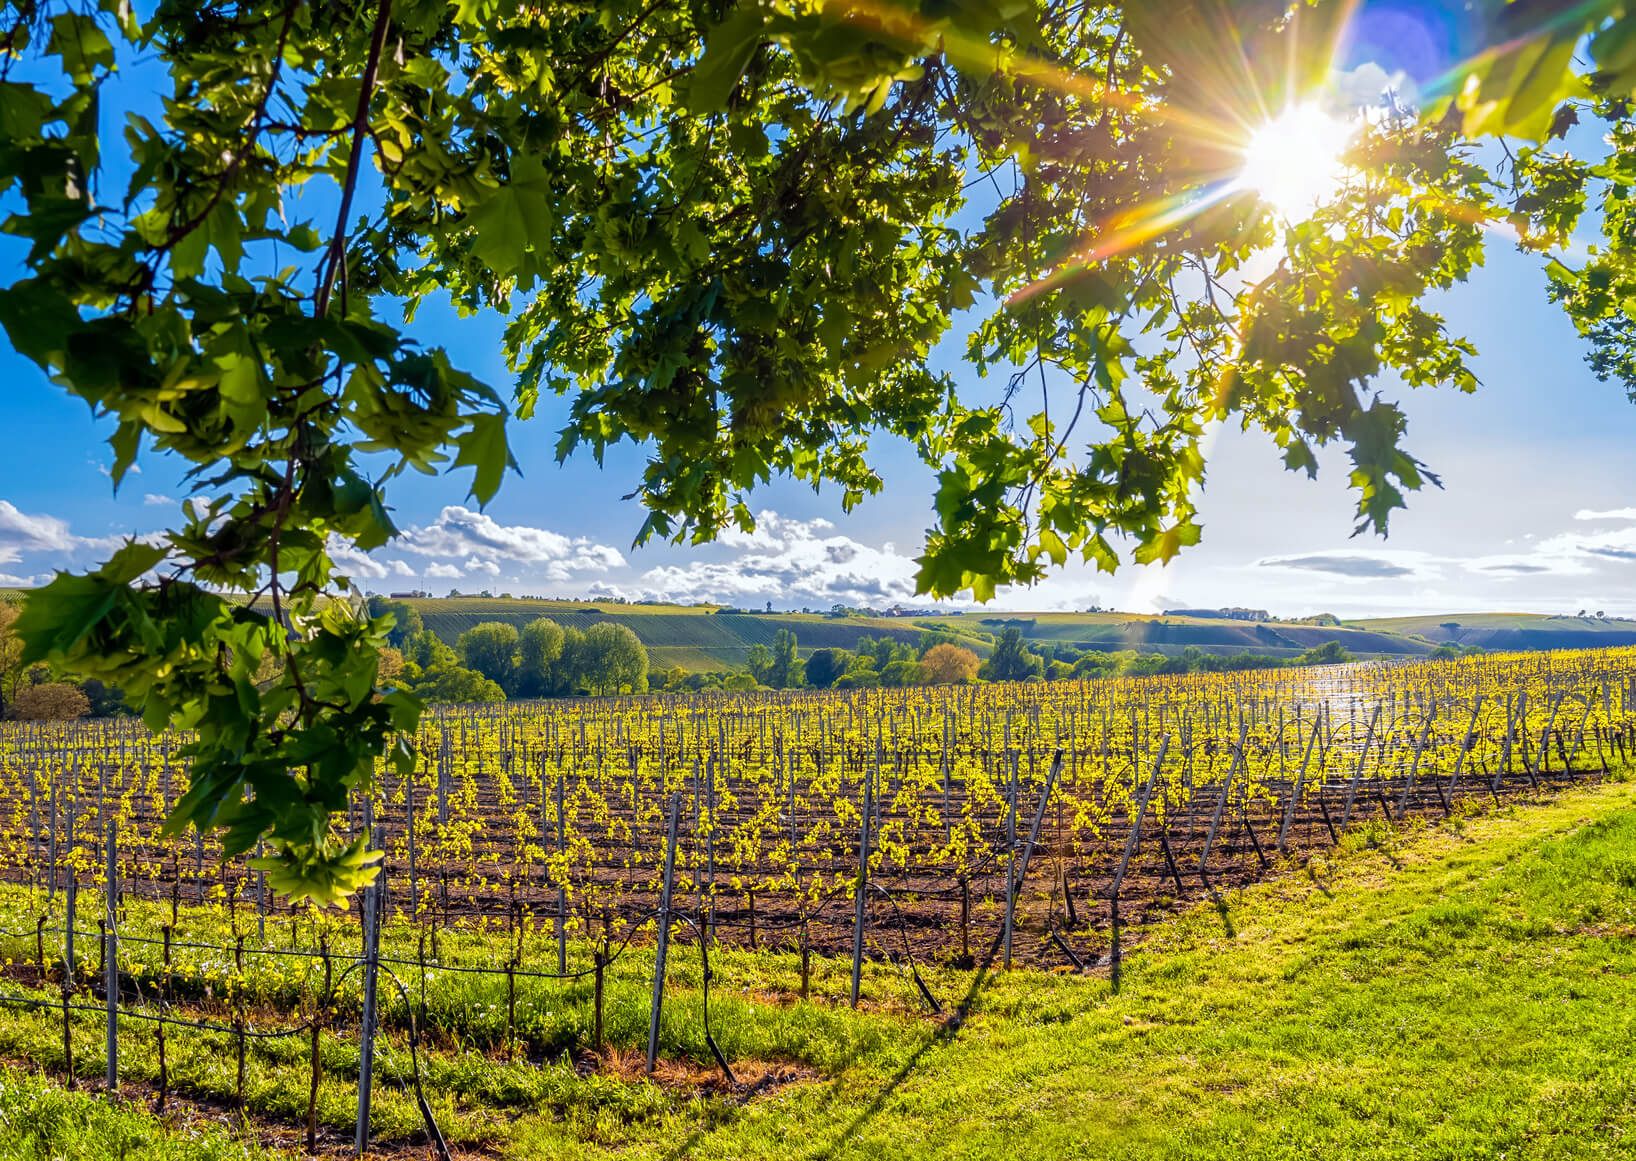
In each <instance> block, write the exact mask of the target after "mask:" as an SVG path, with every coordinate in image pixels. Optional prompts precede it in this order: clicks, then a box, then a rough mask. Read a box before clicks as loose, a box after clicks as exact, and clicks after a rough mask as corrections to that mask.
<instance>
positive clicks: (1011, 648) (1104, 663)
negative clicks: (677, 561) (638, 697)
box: [667, 625, 1353, 689]
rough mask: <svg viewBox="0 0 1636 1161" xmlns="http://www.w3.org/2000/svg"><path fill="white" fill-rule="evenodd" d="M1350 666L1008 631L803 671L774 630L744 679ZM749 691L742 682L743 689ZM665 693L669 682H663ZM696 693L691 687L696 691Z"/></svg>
mask: <svg viewBox="0 0 1636 1161" xmlns="http://www.w3.org/2000/svg"><path fill="white" fill-rule="evenodd" d="M1351 660H1353V658H1352V655H1351V654H1350V653H1348V652H1347V651H1346V649H1345V647H1344V646H1343V645H1342V644H1341V643H1340V642H1339V641H1326V642H1324V643H1323V644H1322V645H1319V646H1316V647H1314V648H1312V649H1308V650H1307V651H1306V652H1305V653H1302V654H1300V655H1298V656H1296V657H1275V656H1271V655H1268V654H1262V653H1235V654H1218V653H1207V652H1205V651H1204V650H1202V649H1199V648H1198V647H1197V646H1192V645H1190V646H1188V647H1187V648H1186V649H1184V650H1182V651H1181V652H1180V653H1179V654H1172V655H1168V656H1167V655H1165V654H1161V653H1137V652H1134V651H1130V650H1121V651H1117V652H1105V651H1101V650H1095V649H1080V648H1076V647H1075V646H1072V645H1067V644H1056V645H1047V646H1044V647H1043V648H1042V649H1040V650H1038V651H1036V650H1035V649H1034V648H1033V647H1031V646H1030V645H1029V643H1028V642H1027V641H1026V640H1024V639H1023V635H1022V630H1021V628H1020V627H1018V626H1015V625H1008V626H1007V627H1005V628H1004V629H1003V630H1001V632H1000V635H999V636H998V637H997V638H995V639H994V640H993V643H992V648H991V649H990V651H989V654H988V657H987V658H986V659H985V658H982V657H980V656H979V655H978V654H977V652H976V651H975V650H973V649H971V648H968V647H967V646H966V645H964V644H961V643H959V642H958V641H955V640H952V639H951V638H950V635H949V634H943V633H927V634H924V635H923V636H922V637H921V640H920V642H919V644H918V646H917V645H915V644H911V643H909V642H907V641H902V640H898V639H895V638H891V637H864V638H861V639H860V640H859V641H858V644H857V646H856V647H855V648H853V649H833V648H826V649H816V650H814V651H813V652H812V653H811V654H810V655H809V656H808V657H807V659H806V661H805V663H804V664H803V663H802V662H801V661H800V660H798V657H797V642H796V637H795V634H794V633H792V632H791V631H789V630H787V629H781V630H779V632H778V634H777V635H776V636H775V637H774V638H773V643H772V645H771V647H768V646H762V645H757V646H753V647H752V648H751V649H750V654H749V668H750V676H751V677H753V678H754V679H755V683H756V684H757V685H763V686H768V687H771V688H773V689H791V688H797V687H807V688H811V689H855V688H859V687H862V686H879V685H884V686H904V685H945V684H955V685H958V684H964V683H967V682H971V681H1072V680H1086V679H1095V678H1099V677H1118V676H1125V675H1136V676H1140V675H1144V674H1175V673H1222V672H1228V671H1232V670H1241V669H1277V668H1280V667H1283V666H1290V665H1334V664H1339V663H1341V662H1346V661H1351ZM744 684H745V685H746V686H748V684H749V683H748V682H746V683H744ZM667 685H668V682H667ZM695 688H696V687H695Z"/></svg>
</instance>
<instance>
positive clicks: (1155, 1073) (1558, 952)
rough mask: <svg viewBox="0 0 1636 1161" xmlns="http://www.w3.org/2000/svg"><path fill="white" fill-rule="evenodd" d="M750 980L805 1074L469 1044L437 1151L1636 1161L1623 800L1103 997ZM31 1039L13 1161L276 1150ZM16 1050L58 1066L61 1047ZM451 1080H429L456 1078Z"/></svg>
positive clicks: (1398, 841) (1510, 815) (1168, 933)
mask: <svg viewBox="0 0 1636 1161" xmlns="http://www.w3.org/2000/svg"><path fill="white" fill-rule="evenodd" d="M761 961H762V963H761V965H760V966H761V967H762V968H764V969H766V970H758V964H757V957H756V956H754V955H750V954H734V955H726V956H724V957H723V963H722V964H721V967H720V971H721V976H720V978H719V979H718V983H717V989H718V992H717V994H718V998H719V1002H720V1003H721V1005H722V1007H721V1012H720V1017H719V1020H720V1023H719V1025H718V1035H726V1036H728V1037H731V1038H732V1039H733V1040H734V1041H735V1042H736V1045H737V1046H740V1047H743V1046H746V1042H747V1041H758V1042H760V1043H761V1045H762V1046H763V1048H764V1049H765V1048H771V1047H772V1046H774V1045H777V1044H779V1043H785V1050H786V1051H788V1052H789V1053H790V1056H789V1059H796V1060H803V1059H804V1060H809V1061H813V1062H815V1063H814V1064H813V1065H811V1066H809V1072H808V1079H805V1080H798V1081H796V1082H795V1083H793V1084H789V1085H787V1086H786V1087H783V1088H781V1089H775V1090H774V1091H770V1092H768V1093H767V1094H765V1095H761V1096H754V1097H751V1098H750V1099H749V1100H748V1101H742V1102H741V1101H738V1100H731V1101H729V1100H724V1099H722V1098H718V1097H711V1096H707V1095H704V1094H702V1093H700V1092H699V1091H698V1090H696V1089H692V1088H688V1087H686V1086H683V1087H680V1088H677V1087H666V1088H663V1089H655V1088H652V1087H651V1086H649V1085H647V1084H645V1083H644V1082H641V1081H639V1080H632V1081H615V1080H606V1081H585V1082H582V1081H576V1080H575V1079H574V1078H573V1074H572V1072H571V1070H570V1071H567V1072H564V1071H562V1070H561V1069H559V1068H556V1067H555V1066H552V1067H546V1068H543V1069H534V1068H532V1067H530V1066H526V1065H523V1066H519V1065H517V1064H501V1063H498V1062H496V1061H495V1060H494V1059H493V1058H492V1057H484V1056H481V1055H476V1053H475V1050H468V1051H470V1052H472V1053H473V1055H474V1062H475V1064H476V1065H478V1066H480V1068H482V1069H486V1070H488V1071H489V1073H490V1080H489V1081H488V1082H486V1087H487V1088H492V1089H493V1090H494V1092H496V1093H504V1094H506V1096H505V1099H506V1100H507V1101H508V1109H507V1115H506V1116H505V1117H504V1118H493V1117H491V1116H485V1115H483V1113H482V1111H481V1110H480V1109H471V1110H469V1111H467V1112H463V1113H461V1112H456V1111H455V1108H456V1107H458V1106H451V1105H450V1104H449V1103H448V1100H447V1094H446V1093H445V1094H444V1096H443V1097H442V1098H441V1099H439V1100H438V1102H437V1103H438V1106H439V1108H440V1109H441V1110H444V1114H443V1115H447V1116H448V1117H449V1120H450V1122H451V1127H452V1128H453V1129H454V1130H455V1131H454V1133H453V1134H451V1135H453V1136H455V1137H456V1138H457V1139H459V1140H461V1141H463V1142H464V1143H465V1144H466V1146H467V1147H468V1148H472V1147H475V1148H479V1149H481V1150H482V1152H483V1153H484V1154H486V1155H492V1156H499V1157H508V1158H521V1159H540V1161H544V1159H545V1158H552V1159H557V1158H601V1157H611V1156H621V1157H628V1158H679V1157H699V1158H766V1159H769V1161H774V1159H776V1161H796V1159H804V1158H812V1159H815V1161H816V1159H820V1158H824V1159H827V1158H922V1157H924V1158H928V1159H930V1158H974V1159H975V1158H991V1157H999V1156H1013V1157H1031V1158H1059V1157H1061V1158H1067V1157H1073V1158H1092V1157H1095V1158H1111V1159H1125V1158H1129V1159H1132V1161H1135V1159H1138V1158H1157V1159H1175V1161H1182V1159H1188V1158H1223V1159H1226V1158H1234V1159H1237V1158H1269V1159H1270V1158H1312V1159H1314V1161H1316V1159H1319V1158H1323V1159H1329V1158H1337V1157H1346V1158H1381V1159H1386V1158H1409V1157H1414V1158H1451V1159H1452V1158H1493V1159H1496V1161H1497V1159H1499V1158H1506V1159H1508V1161H1515V1159H1528V1158H1553V1159H1554V1158H1562V1159H1568V1158H1613V1157H1629V1156H1631V1155H1632V1154H1633V1153H1636V1128H1633V1126H1636V1056H1633V1054H1632V1053H1631V1052H1630V1043H1631V1038H1632V1035H1633V1034H1636V1009H1633V1008H1632V1006H1631V1005H1630V1003H1629V997H1630V994H1631V988H1632V986H1633V984H1636V785H1632V784H1630V783H1609V784H1604V785H1602V786H1599V787H1592V788H1585V789H1577V790H1574V791H1570V792H1567V793H1564V794H1562V795H1561V796H1560V797H1557V798H1555V799H1553V800H1547V801H1541V802H1536V803H1532V804H1526V805H1518V806H1512V807H1508V808H1507V809H1505V810H1504V811H1501V812H1498V813H1495V814H1492V815H1488V816H1482V817H1476V818H1466V819H1459V818H1458V817H1457V818H1456V820H1455V821H1453V822H1452V823H1449V824H1445V825H1442V826H1439V827H1436V828H1433V829H1427V830H1419V831H1414V832H1410V833H1408V834H1394V833H1391V832H1388V831H1386V830H1384V829H1383V828H1379V827H1376V828H1367V827H1366V828H1360V829H1359V830H1358V831H1356V832H1354V833H1353V834H1352V835H1350V836H1348V839H1347V842H1346V844H1345V845H1344V846H1343V848H1342V849H1340V850H1338V851H1336V852H1332V853H1331V854H1329V855H1328V856H1325V857H1320V858H1316V859H1314V860H1313V862H1312V863H1310V864H1309V865H1307V866H1306V867H1305V868H1303V869H1298V870H1294V871H1292V872H1290V873H1288V874H1286V875H1284V876H1282V877H1281V878H1277V879H1274V880H1272V881H1270V882H1267V883H1264V884H1262V885H1260V886H1257V887H1253V888H1250V889H1249V890H1247V891H1244V892H1242V893H1238V892H1235V893H1232V894H1230V895H1229V896H1227V897H1225V898H1224V899H1223V900H1222V905H1221V906H1220V907H1219V908H1218V907H1213V906H1208V905H1206V906H1201V907H1199V908H1197V909H1195V910H1193V911H1191V912H1189V913H1187V914H1185V915H1183V916H1182V917H1181V918H1179V919H1177V920H1173V921H1170V922H1169V923H1167V924H1166V925H1164V926H1162V927H1160V928H1158V929H1157V930H1156V931H1155V932H1154V933H1153V934H1152V935H1151V936H1150V938H1149V939H1148V940H1147V942H1146V943H1145V944H1144V945H1143V946H1141V947H1140V948H1139V949H1138V950H1137V951H1136V953H1135V954H1133V955H1132V956H1131V957H1130V958H1129V959H1128V960H1127V971H1126V975H1125V982H1124V986H1123V988H1122V989H1121V991H1120V992H1119V993H1118V994H1112V993H1111V992H1110V990H1109V985H1108V983H1107V981H1106V980H1105V979H1103V978H1095V977H1083V976H1063V975H1050V974H1041V973H1037V972H1022V971H1019V972H1014V973H1011V974H993V975H989V976H987V977H984V978H981V979H980V980H978V981H977V982H976V983H975V984H973V983H972V982H971V981H972V977H971V976H969V975H961V974H960V973H945V972H934V973H932V975H931V977H930V978H931V980H932V986H933V988H934V989H939V990H943V991H944V994H945V995H946V996H947V995H951V994H953V995H962V994H963V996H964V1001H963V1016H959V1017H954V1018H947V1019H944V1020H941V1021H934V1020H930V1019H928V1018H926V1017H924V1016H916V1015H915V1014H914V1013H913V1011H912V1008H910V1007H908V1006H907V1005H905V1004H904V1000H905V998H906V996H905V993H904V987H903V986H901V981H900V982H899V983H893V982H892V981H891V979H890V977H889V976H881V977H877V983H876V984H875V985H874V987H875V989H876V991H875V994H876V995H877V996H878V997H879V1001H878V1004H877V1005H876V1006H875V1010H872V1011H868V1012H863V1013H859V1014H857V1015H853V1014H851V1013H849V1012H848V1011H847V1010H846V1009H845V1007H844V1005H842V1004H840V1003H838V1002H837V1001H836V1000H835V998H834V997H835V996H836V995H837V992H838V988H839V987H840V986H841V984H842V978H841V975H842V973H841V972H840V971H839V970H838V966H839V965H835V964H832V963H825V964H823V965H821V966H820V968H819V972H818V975H817V976H816V978H815V993H816V995H817V996H819V997H821V998H818V999H815V1000H814V1001H811V1002H809V1003H807V1004H802V1003H800V1002H797V1001H795V1000H794V998H793V997H791V996H789V995H788V994H787V984H786V985H785V988H786V992H785V994H782V995H781V994H780V993H779V991H778V990H777V989H778V988H779V985H778V983H777V981H778V980H779V979H780V978H782V977H785V976H787V974H788V970H787V969H788V967H789V964H788V963H787V962H783V960H782V959H781V957H775V956H765V955H764V956H762V957H761ZM962 979H963V980H965V981H966V982H967V986H966V987H965V988H964V989H962V991H961V992H955V993H950V992H949V991H948V990H947V989H950V988H952V987H955V986H956V985H957V984H958V983H959V981H960V980H962ZM638 990H639V989H638ZM474 999H475V997H474ZM769 1003H771V1004H772V1008H771V1009H768V1008H767V1007H765V1005H767V1004H769ZM778 1012H782V1013H783V1014H782V1015H771V1014H769V1013H778ZM803 1012H806V1013H807V1014H805V1015H802V1014H801V1013H803ZM746 1020H753V1021H756V1022H757V1023H755V1024H752V1025H746V1024H745V1023H744V1021H746ZM30 1023H32V1021H29V1020H26V1019H20V1018H18V1017H7V1018H6V1020H5V1023H4V1025H3V1026H0V1040H4V1041H5V1042H6V1045H5V1047H6V1053H5V1056H6V1059H7V1060H8V1061H9V1063H5V1064H0V1123H3V1124H4V1125H5V1126H6V1129H5V1132H3V1133H0V1158H6V1159H12V1158H15V1159H18V1161H22V1159H25V1158H28V1159H34V1158H42V1157H51V1158H63V1159H65V1161H77V1159H80V1158H85V1159H90V1158H101V1157H107V1156H120V1157H124V1158H129V1159H131V1161H136V1159H146V1158H180V1157H195V1156H198V1157H230V1156H249V1155H269V1154H267V1153H264V1152H262V1151H260V1150H251V1149H249V1148H247V1147H245V1146H244V1145H242V1144H241V1143H237V1142H235V1140H234V1139H233V1137H232V1136H231V1134H230V1132H229V1129H230V1128H231V1126H232V1123H233V1118H232V1117H231V1116H226V1117H224V1116H221V1115H220V1114H216V1113H213V1112H201V1111H200V1110H199V1109H198V1108H197V1107H194V1108H193V1109H192V1110H191V1111H189V1109H188V1108H187V1107H181V1108H177V1109H176V1111H173V1112H172V1113H171V1114H170V1115H169V1116H168V1117H167V1119H165V1120H163V1121H162V1120H160V1119H158V1118H155V1117H153V1116H152V1115H151V1114H150V1113H148V1112H147V1111H146V1110H145V1108H143V1107H142V1106H140V1105H138V1104H136V1103H135V1102H134V1101H133V1102H129V1103H124V1104H121V1105H119V1106H117V1107H115V1108H109V1107H108V1106H106V1105H105V1104H103V1103H102V1102H101V1101H100V1100H99V1099H98V1098H96V1097H95V1096H92V1095H89V1094H70V1093H64V1092H63V1091H61V1089H60V1088H59V1087H57V1086H56V1085H55V1084H54V1083H53V1082H51V1081H48V1080H45V1079H43V1078H41V1077H40V1076H39V1075H38V1074H37V1073H36V1072H35V1071H34V1068H33V1066H31V1065H28V1064H24V1063H23V1062H22V1060H21V1059H20V1058H19V1055H18V1054H19V1053H20V1052H21V1051H23V1050H25V1049H27V1048H28V1047H30V1044H31V1040H32V1037H31V1036H30V1035H29V1034H28V1033H27V1031H26V1027H27V1025H28V1024H30ZM786 1042H787V1043H786ZM33 1047H34V1050H35V1051H38V1052H40V1053H41V1054H42V1055H41V1057H38V1058H41V1059H43V1058H46V1057H47V1056H48V1055H49V1052H50V1040H49V1036H48V1035H46V1036H43V1037H41V1038H40V1039H39V1041H38V1044H36V1045H33ZM729 1054H730V1055H731V1054H732V1050H731V1049H729ZM224 1055H225V1054H224ZM216 1067H217V1070H218V1071H219V1072H223V1073H225V1072H227V1071H229V1067H228V1065H227V1063H226V1062H225V1061H222V1062H218V1063H217V1065H216ZM453 1067H454V1064H453V1062H451V1063H450V1064H449V1065H439V1066H437V1067H436V1068H435V1069H434V1073H436V1074H438V1079H439V1081H440V1082H442V1083H443V1084H452V1083H455V1081H456V1080H457V1079H458V1077H459V1075H463V1073H459V1074H457V1073H453V1072H446V1071H444V1070H445V1069H449V1068H453ZM295 1075H299V1073H298V1072H297V1073H296V1074H295ZM473 1075H476V1074H473ZM536 1075H537V1077H538V1079H530V1078H531V1076H536ZM300 1096H301V1094H294V1095H292V1096H291V1097H290V1103H295V1102H296V1101H297V1100H298V1099H299V1098H300ZM491 1096H492V1094H491ZM564 1099H567V1100H569V1101H570V1102H571V1107H570V1108H568V1109H565V1108H564V1107H563V1101H564ZM402 1101H403V1098H402V1097H393V1098H392V1103H393V1104H394V1105H399V1104H401V1103H402ZM573 1102H583V1105H584V1107H583V1108H578V1106H577V1105H576V1104H573ZM576 1108H577V1111H574V1110H575V1109H576ZM343 1111H344V1110H337V1113H340V1112H343ZM286 1139H287V1138H286ZM398 1148H399V1149H401V1148H402V1146H401V1145H400V1146H399V1147H398Z"/></svg>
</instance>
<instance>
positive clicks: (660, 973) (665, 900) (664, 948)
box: [647, 791, 703, 1076]
mask: <svg viewBox="0 0 1636 1161" xmlns="http://www.w3.org/2000/svg"><path fill="white" fill-rule="evenodd" d="M681 813H682V795H681V792H680V791H677V792H676V793H674V794H672V795H671V796H670V824H669V826H668V827H667V828H666V834H665V878H664V883H663V886H662V887H661V888H660V894H659V931H658V938H657V940H656V942H655V945H654V949H653V1004H652V1007H651V1009H650V1014H649V1016H648V1062H647V1074H648V1075H649V1076H652V1075H653V1067H654V1065H656V1064H658V1063H659V1017H660V1016H661V1015H662V1014H663V1012H664V1004H665V956H666V953H668V952H669V950H670V894H671V888H672V887H673V886H674V884H675V882H676V827H677V824H678V823H679V822H680V820H681ZM700 938H703V937H702V936H701V937H700Z"/></svg>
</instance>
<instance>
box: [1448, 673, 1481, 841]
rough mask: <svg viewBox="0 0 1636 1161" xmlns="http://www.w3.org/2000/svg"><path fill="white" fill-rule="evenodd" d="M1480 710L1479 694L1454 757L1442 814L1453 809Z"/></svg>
mask: <svg viewBox="0 0 1636 1161" xmlns="http://www.w3.org/2000/svg"><path fill="white" fill-rule="evenodd" d="M1482 708H1483V695H1482V694H1480V693H1479V694H1478V695H1477V700H1476V702H1474V703H1473V704H1472V707H1471V721H1470V722H1468V723H1467V724H1466V736H1465V737H1464V738H1463V739H1462V740H1461V742H1460V752H1459V753H1458V754H1456V755H1455V756H1454V772H1453V773H1451V774H1450V775H1449V788H1448V793H1447V794H1446V795H1444V799H1443V813H1444V814H1447V813H1449V811H1450V810H1452V809H1453V805H1454V788H1455V787H1456V786H1457V785H1459V782H1460V768H1461V767H1462V766H1464V765H1465V763H1466V754H1467V752H1468V751H1470V749H1471V739H1472V736H1473V735H1474V734H1475V733H1476V732H1477V715H1478V714H1479V713H1481V712H1482Z"/></svg>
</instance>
